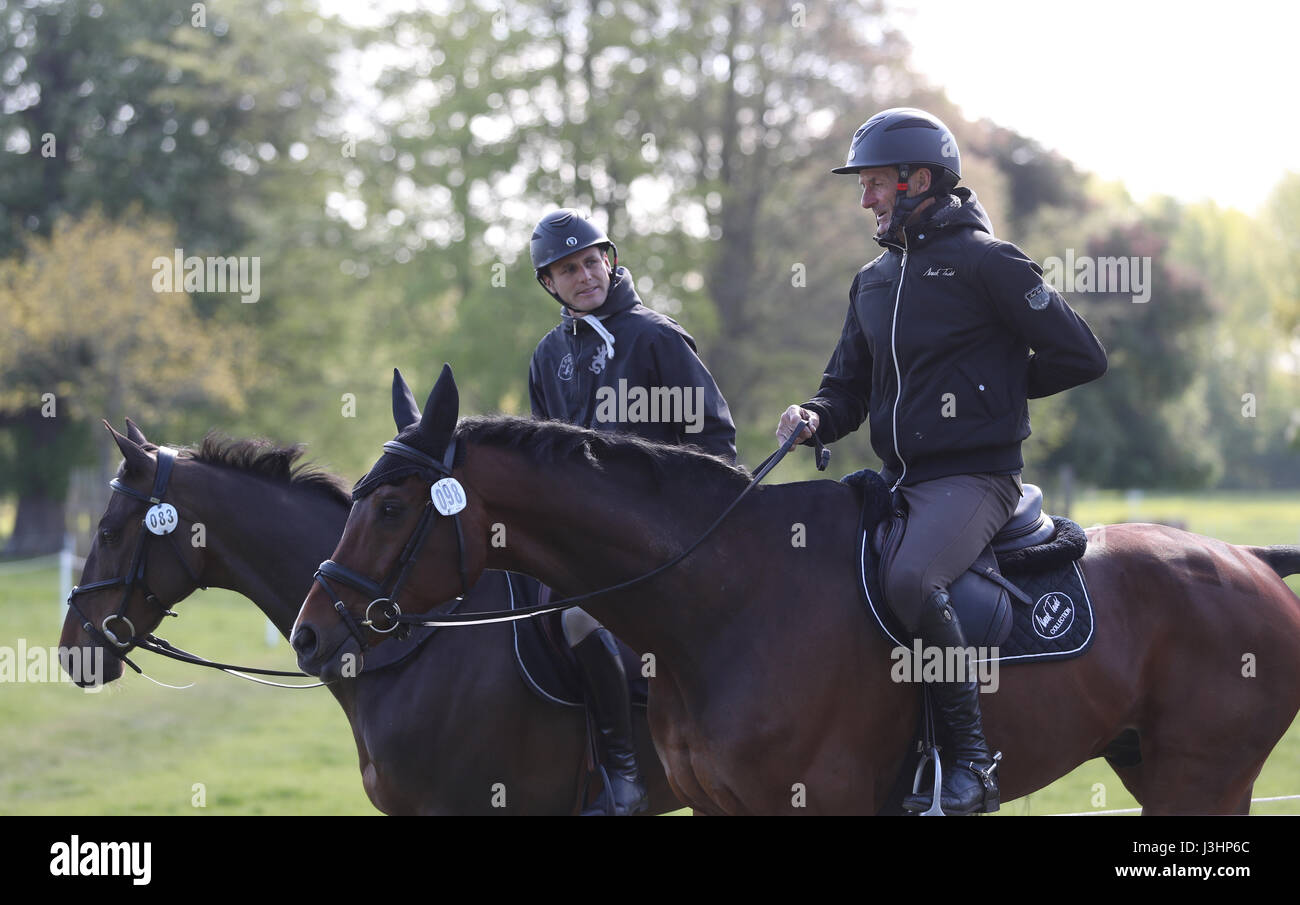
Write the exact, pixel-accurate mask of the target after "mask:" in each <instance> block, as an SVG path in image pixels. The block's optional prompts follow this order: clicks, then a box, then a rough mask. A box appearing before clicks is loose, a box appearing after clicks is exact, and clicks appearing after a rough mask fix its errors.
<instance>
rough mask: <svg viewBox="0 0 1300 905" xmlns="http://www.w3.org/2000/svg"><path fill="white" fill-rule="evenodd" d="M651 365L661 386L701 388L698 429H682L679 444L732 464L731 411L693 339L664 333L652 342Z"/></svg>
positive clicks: (678, 332)
mask: <svg viewBox="0 0 1300 905" xmlns="http://www.w3.org/2000/svg"><path fill="white" fill-rule="evenodd" d="M655 363H656V366H657V367H658V369H659V373H658V375H657V377H658V380H659V384H660V385H661V386H680V387H682V389H683V390H693V389H695V388H697V387H698V388H701V389H702V390H703V403H704V410H703V412H702V413H701V414H700V416H699V422H698V423H699V430H698V431H695V432H692V431H690V430H687V429H686V427H683V432H682V434H681V442H682V443H689V444H690V445H692V446H698V447H699V448H700V449H702V450H704V451H705V452H708V453H711V454H713V455H715V456H719V457H721V458H723V459H726V460H727V461H728V462H732V463H734V462H735V461H736V425H735V423H734V422H733V421H732V420H731V408H730V407H729V406H728V405H727V400H726V399H725V398H723V395H722V391H721V390H719V389H718V384H717V383H716V382H715V381H714V379H713V375H712V374H710V373H709V369H708V368H706V367H705V366H704V362H702V361H700V357H699V355H697V354H696V352H695V340H694V339H692V338H691V336H690V334H688V333H687V332H686V331H685V330H682V329H681V328H680V327H678V328H677V329H676V330H668V331H665V335H663V336H661V337H660V338H659V339H658V341H657V342H656V343H655Z"/></svg>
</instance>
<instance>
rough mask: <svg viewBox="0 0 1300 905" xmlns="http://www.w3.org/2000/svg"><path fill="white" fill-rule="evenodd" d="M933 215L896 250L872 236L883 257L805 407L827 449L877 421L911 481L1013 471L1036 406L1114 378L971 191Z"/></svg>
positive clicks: (878, 437)
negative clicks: (1032, 403)
mask: <svg viewBox="0 0 1300 905" xmlns="http://www.w3.org/2000/svg"><path fill="white" fill-rule="evenodd" d="M933 208H934V209H933V212H931V213H930V216H928V217H926V218H925V219H924V220H923V221H922V222H921V223H919V224H913V225H911V226H909V227H908V228H907V229H905V230H904V234H903V242H902V243H901V244H895V243H893V242H888V241H884V240H877V241H879V242H880V244H881V245H882V246H884V247H885V253H884V254H882V255H881V256H880V257H879V258H877V259H876V260H874V261H872V262H871V263H870V264H868V265H866V266H865V267H863V268H862V269H861V270H860V271H858V274H857V276H856V277H855V278H854V280H853V285H852V287H851V288H850V290H849V311H848V316H847V317H846V318H845V321H844V331H843V333H842V334H841V336H840V340H839V345H837V346H836V348H835V352H834V354H832V355H831V360H830V362H829V364H827V366H826V372H825V374H824V375H823V377H822V384H821V388H820V389H819V390H818V391H817V395H816V396H815V397H814V398H813V399H811V400H810V401H808V402H806V403H804V407H805V408H807V409H810V410H812V411H815V412H817V414H818V415H819V416H820V419H821V422H820V426H819V428H818V430H817V434H818V437H819V438H820V439H821V440H822V442H824V443H830V442H832V441H834V440H836V439H838V438H840V437H843V436H844V435H845V434H848V433H850V432H852V431H854V430H856V429H857V428H858V426H859V425H861V424H862V422H863V421H864V420H866V419H868V418H869V419H870V426H871V446H872V448H873V449H874V450H875V451H876V455H878V456H880V458H881V461H882V462H883V463H884V469H883V474H884V476H885V477H886V478H887V479H888V480H889V481H890V482H891V483H892V482H894V481H899V482H900V483H902V484H905V485H911V484H916V483H919V482H922V481H929V480H933V479H935V478H942V477H948V476H950V475H957V474H980V473H992V474H998V473H1001V474H1011V473H1014V472H1018V471H1019V470H1020V469H1021V468H1023V467H1024V459H1023V458H1022V457H1021V453H1020V444H1021V442H1022V441H1023V440H1024V439H1025V438H1026V437H1028V436H1029V433H1030V428H1029V402H1028V400H1029V399H1036V398H1038V397H1041V396H1050V395H1052V394H1053V393H1059V392H1061V391H1062V390H1065V389H1069V388H1070V387H1073V386H1078V385H1079V384H1083V383H1087V382H1088V381H1090V380H1095V379H1096V378H1098V377H1100V376H1101V375H1102V374H1104V373H1105V372H1106V351H1105V349H1103V348H1102V345H1101V343H1100V342H1099V341H1098V340H1097V337H1096V336H1094V335H1093V333H1092V331H1091V330H1090V329H1089V328H1088V325H1087V324H1086V323H1085V322H1084V320H1083V318H1081V317H1080V316H1079V315H1078V314H1077V313H1075V311H1074V310H1073V309H1072V308H1070V306H1069V305H1068V304H1066V301H1065V299H1063V298H1062V297H1061V295H1060V294H1059V293H1058V292H1056V291H1055V290H1054V289H1053V288H1052V287H1051V286H1049V285H1047V284H1046V283H1044V282H1043V272H1042V269H1041V268H1040V267H1039V266H1038V265H1037V264H1035V263H1034V262H1033V261H1031V260H1030V259H1029V258H1028V257H1026V256H1025V254H1024V253H1023V252H1022V251H1020V249H1018V248H1016V247H1015V246H1014V245H1012V244H1011V243H1009V242H1003V241H1001V240H1000V239H997V238H994V236H993V229H992V226H991V225H990V223H989V219H988V217H987V216H986V215H985V213H984V209H983V208H982V207H980V204H979V202H978V201H977V200H976V198H975V195H974V194H973V193H972V192H971V191H970V190H969V189H966V188H957V189H954V190H953V193H952V194H950V195H949V196H947V197H946V198H940V199H939V200H938V201H936V203H935V205H934V206H933ZM1031 349H1032V350H1033V351H1030V350H1031ZM900 378H901V380H900Z"/></svg>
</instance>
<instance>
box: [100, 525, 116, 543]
mask: <svg viewBox="0 0 1300 905" xmlns="http://www.w3.org/2000/svg"><path fill="white" fill-rule="evenodd" d="M117 538H118V532H117V531H116V530H115V529H113V528H100V529H99V541H100V543H102V544H104V545H106V546H111V545H112V544H115V543H117Z"/></svg>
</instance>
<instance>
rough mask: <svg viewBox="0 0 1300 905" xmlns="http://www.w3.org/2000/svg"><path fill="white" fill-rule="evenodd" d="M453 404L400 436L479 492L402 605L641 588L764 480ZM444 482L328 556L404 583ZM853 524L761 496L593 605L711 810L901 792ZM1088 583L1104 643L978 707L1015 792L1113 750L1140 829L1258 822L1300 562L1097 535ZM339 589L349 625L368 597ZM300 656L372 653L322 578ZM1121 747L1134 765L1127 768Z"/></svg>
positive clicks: (679, 780) (420, 559)
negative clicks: (642, 661)
mask: <svg viewBox="0 0 1300 905" xmlns="http://www.w3.org/2000/svg"><path fill="white" fill-rule="evenodd" d="M458 406H459V403H458V396H457V392H456V388H455V382H454V380H453V379H452V378H451V374H450V369H447V368H444V371H443V376H442V377H441V378H440V379H439V381H438V384H437V385H436V386H435V387H434V390H433V392H432V393H431V394H430V396H429V400H428V402H427V404H426V406H425V409H424V413H423V415H422V417H421V419H420V421H419V423H418V424H415V425H412V426H411V427H410V428H408V429H407V430H405V431H403V432H402V433H400V434H399V435H398V439H399V441H401V442H402V443H404V444H406V445H407V446H408V447H409V448H414V449H418V450H421V451H422V452H423V454H425V455H427V456H431V457H433V459H434V460H439V461H441V458H442V457H443V456H444V454H445V453H446V451H447V450H448V448H449V445H450V444H451V442H452V441H453V440H454V441H455V444H456V446H455V450H454V454H453V455H452V456H451V461H450V462H449V463H448V464H449V465H450V467H451V472H452V477H453V478H454V479H455V480H456V481H457V482H458V483H459V485H460V487H461V488H462V490H463V493H464V496H465V499H466V504H465V507H464V509H463V510H462V511H460V512H459V513H457V515H456V518H458V519H459V520H460V521H459V528H460V529H461V530H460V531H459V535H460V536H459V538H458V530H457V525H456V524H455V523H454V522H453V519H452V518H446V517H439V518H436V519H435V520H434V522H433V528H432V530H431V531H430V532H429V533H428V535H427V543H425V544H424V545H423V548H422V549H421V550H420V551H419V554H418V556H417V557H416V558H415V559H414V560H412V565H411V570H410V576H409V577H410V581H409V582H408V583H407V585H406V587H407V590H406V591H405V592H404V596H403V598H402V600H401V602H400V606H401V607H404V608H405V609H406V611H407V612H408V613H410V612H427V611H428V610H430V609H432V608H433V607H435V606H437V605H439V604H441V603H443V602H444V601H447V600H449V599H451V598H453V597H454V595H455V594H457V593H458V592H459V588H460V586H461V576H460V572H461V565H462V562H463V564H464V569H465V571H466V572H467V574H468V576H469V578H470V579H471V580H472V579H473V577H474V576H476V575H478V574H479V573H480V572H481V571H482V570H483V569H485V568H491V569H510V570H516V571H520V572H524V573H527V574H530V575H533V576H535V577H537V578H538V579H540V580H541V581H544V582H546V583H547V584H548V585H551V586H552V587H553V588H554V589H555V591H556V596H557V597H560V596H563V597H569V596H571V595H579V594H585V593H588V592H592V591H596V590H598V589H603V588H606V587H608V586H612V585H615V584H617V583H621V582H626V581H628V580H629V579H632V578H634V577H636V576H641V575H643V574H645V573H647V572H650V571H651V570H652V569H655V568H656V567H658V566H660V565H661V564H664V563H666V562H667V561H669V560H670V559H672V558H673V557H675V556H676V555H678V554H680V553H681V552H682V551H684V550H686V549H688V546H689V545H690V544H692V543H693V542H694V541H696V540H697V538H699V537H700V536H701V535H702V533H703V532H704V531H705V529H706V528H707V527H708V526H709V525H710V524H711V523H712V522H713V521H714V520H715V519H716V517H717V516H718V515H719V513H721V512H722V511H723V510H724V509H725V507H726V506H727V505H729V504H730V503H731V502H732V501H733V500H735V498H736V497H737V495H738V494H739V493H740V491H741V490H742V489H743V488H744V487H745V486H746V484H747V481H748V475H747V474H746V473H745V472H744V471H743V470H741V469H737V468H734V467H732V466H729V465H727V464H725V463H724V462H722V461H720V460H717V459H714V458H712V457H709V456H706V455H702V454H699V453H696V452H693V451H690V450H685V449H678V448H675V447H664V446H659V445H656V444H652V443H647V442H645V441H642V440H639V439H635V438H629V437H622V436H615V435H610V434H607V433H599V432H593V431H589V430H584V429H580V428H576V427H572V426H568V425H563V424H559V423H553V422H537V421H529V420H524V419H517V418H512V417H506V416H495V417H473V418H467V419H465V420H462V421H460V422H459V424H458V423H457V416H458V411H457V410H458ZM439 477H441V476H440V475H439V474H437V473H432V472H426V473H423V474H407V475H406V476H404V477H401V478H400V479H398V480H397V481H396V482H394V483H391V484H383V485H381V486H379V487H378V488H377V489H375V490H374V491H373V492H372V493H371V494H370V495H369V496H367V497H365V498H363V499H360V500H358V501H357V503H356V504H355V506H354V508H353V510H352V513H351V515H350V516H349V518H348V522H347V525H346V527H345V528H344V531H343V535H342V537H341V538H340V540H339V544H338V547H337V549H336V550H335V551H334V555H333V557H334V560H335V561H337V562H338V563H339V564H342V565H345V566H350V567H351V568H353V569H357V570H361V571H363V572H364V573H365V574H366V575H368V576H369V577H370V578H371V579H376V576H383V575H385V574H387V573H388V572H389V570H390V569H391V567H392V566H393V565H394V563H395V562H396V560H397V558H398V556H399V552H400V551H401V550H402V549H403V548H404V546H405V545H406V544H407V542H408V539H409V538H410V537H411V533H412V529H413V526H414V525H415V523H416V521H417V518H418V517H419V514H420V512H421V509H422V507H423V504H424V503H425V502H426V501H428V500H429V499H430V491H431V482H432V481H433V480H434V479H435V478H439ZM859 508H860V501H859V499H858V497H857V495H856V494H855V492H854V491H853V490H852V489H850V488H849V487H847V486H845V485H843V484H840V483H837V482H833V481H812V482H802V483H795V484H785V485H771V486H758V487H756V488H754V490H753V492H751V493H750V494H749V495H748V496H747V497H745V499H744V500H742V501H741V503H740V504H739V506H738V507H737V508H736V509H735V511H734V512H732V514H731V515H730V516H729V517H728V518H727V519H726V520H725V521H723V522H722V523H721V525H720V526H719V527H718V528H717V530H716V531H714V532H713V533H712V534H710V535H709V536H708V538H707V540H705V541H704V542H703V543H702V544H700V546H699V547H698V548H697V549H695V550H694V551H693V552H692V553H691V554H690V555H689V556H687V557H686V558H684V559H683V560H682V561H681V562H680V563H678V564H676V565H675V566H673V567H672V568H670V569H667V570H666V571H664V572H662V573H661V574H658V575H656V576H654V577H653V578H652V579H650V580H648V581H644V582H640V583H635V584H632V585H631V586H629V587H623V588H622V589H620V590H614V591H609V592H607V593H602V594H600V595H598V596H594V597H590V598H588V599H586V600H584V601H583V602H582V606H583V608H584V609H586V610H588V611H589V612H591V614H592V615H593V616H594V617H595V618H597V619H598V620H600V621H601V622H602V623H604V624H605V625H607V626H608V627H609V628H610V629H611V630H612V631H614V632H615V633H616V634H618V635H619V637H621V638H623V639H624V640H626V641H627V642H628V643H629V644H630V645H632V646H633V647H634V648H635V649H636V650H639V651H643V652H646V654H647V656H649V657H652V658H653V663H654V674H653V677H652V678H651V681H650V725H651V730H652V732H653V735H654V740H655V744H656V747H657V749H658V751H659V755H660V757H661V759H662V760H663V763H664V767H665V769H666V770H667V773H668V778H669V781H670V783H671V784H672V787H673V790H674V792H675V793H676V795H677V797H678V798H679V799H681V800H682V801H683V802H685V803H686V804H688V805H689V806H690V807H692V808H694V809H695V810H697V811H699V812H703V813H706V814H795V813H813V812H820V813H856V814H873V813H877V812H879V811H880V810H881V809H882V807H883V806H884V805H885V803H886V802H888V801H890V800H891V794H892V793H893V791H894V789H895V786H896V780H897V778H898V777H899V774H900V768H901V767H902V765H903V763H904V759H905V756H906V754H907V752H908V748H909V743H910V742H911V740H912V739H913V738H914V735H913V732H914V730H915V728H916V726H917V720H918V715H919V712H920V703H919V701H920V697H921V696H920V695H919V694H918V693H917V688H916V686H915V685H914V684H907V683H900V682H896V681H894V680H892V679H891V669H890V667H891V665H893V661H892V660H891V658H890V645H889V643H888V642H887V641H885V640H884V638H883V637H882V636H881V634H880V633H879V632H878V631H877V630H876V629H875V628H874V627H873V626H871V625H869V624H868V621H867V618H866V616H865V614H864V608H863V606H862V604H861V603H860V602H859V591H858V589H857V587H856V586H855V581H856V572H857V562H856V557H857V555H858V543H857V539H856V538H855V537H854V534H855V530H856V528H857V525H858V519H859ZM499 534H504V535H505V537H506V542H505V543H504V544H495V543H492V542H491V538H493V537H494V536H496V535H499ZM797 535H802V536H803V538H804V540H805V543H804V544H803V545H802V546H801V545H798V544H796V543H794V542H792V537H794V536H797ZM462 545H463V546H462ZM1081 566H1082V571H1083V573H1084V575H1085V577H1086V580H1087V583H1088V587H1089V593H1090V596H1091V598H1092V600H1093V602H1094V611H1095V625H1096V629H1095V639H1094V642H1093V645H1092V647H1091V649H1090V650H1088V651H1087V652H1086V653H1085V654H1084V655H1083V656H1081V657H1078V658H1075V659H1070V660H1066V661H1055V662H1048V663H1043V664H1037V665H1010V666H1006V667H1004V668H1003V669H1002V671H1001V676H1000V683H999V686H998V688H997V690H996V692H994V693H991V694H985V695H983V699H984V701H983V705H982V706H983V711H984V726H985V731H986V734H987V736H988V738H989V742H990V745H991V747H992V748H994V749H1000V750H1001V751H1002V752H1003V753H1004V755H1005V757H1004V760H1003V761H1002V765H1001V766H1000V767H999V772H1000V784H1001V787H1002V795H1003V800H1011V799H1014V798H1018V797H1020V796H1024V795H1027V794H1029V793H1031V792H1033V791H1035V790H1037V789H1040V788H1042V787H1043V786H1045V785H1047V784H1048V783H1050V782H1052V781H1053V780H1055V779H1057V778H1059V777H1061V776H1063V775H1064V774H1066V773H1067V772H1069V771H1070V770H1072V769H1074V768H1075V767H1076V766H1078V765H1079V764H1080V763H1082V762H1083V761H1085V760H1088V759H1091V758H1094V757H1098V756H1107V759H1108V761H1109V762H1110V763H1111V766H1112V767H1113V768H1115V770H1116V772H1117V773H1118V775H1119V777H1120V779H1121V780H1122V781H1123V783H1124V785H1125V787H1126V788H1127V789H1128V790H1129V791H1130V792H1131V793H1132V794H1133V796H1134V797H1135V798H1136V799H1137V800H1138V801H1139V802H1140V803H1141V804H1142V808H1143V813H1146V814H1228V813H1246V812H1248V810H1249V807H1250V795H1251V788H1252V785H1253V783H1254V781H1255V778H1256V777H1257V776H1258V774H1259V771H1260V769H1261V767H1262V766H1263V764H1264V761H1265V759H1266V758H1267V756H1268V754H1269V752H1270V751H1271V750H1272V748H1273V747H1274V745H1275V744H1276V743H1277V741H1278V740H1279V739H1280V738H1281V737H1282V735H1283V734H1284V733H1285V732H1286V730H1287V728H1288V727H1289V726H1290V725H1291V722H1292V720H1293V719H1294V717H1295V715H1296V712H1297V710H1298V709H1300V598H1297V596H1296V595H1295V594H1294V593H1293V592H1292V591H1291V590H1290V589H1289V588H1288V587H1287V586H1286V584H1285V583H1284V582H1283V581H1282V576H1284V575H1289V574H1293V573H1295V572H1297V571H1300V548H1297V547H1244V546H1234V545H1231V544H1227V543H1223V542H1220V541H1217V540H1213V539H1211V538H1207V537H1201V536H1198V535H1195V534H1191V533H1188V532H1185V531H1180V530H1177V529H1173V528H1167V527H1162V526H1156V525H1137V524H1132V525H1111V526H1106V527H1102V528H1096V529H1092V530H1090V532H1089V545H1088V548H1087V553H1086V555H1085V556H1084V558H1083V559H1082V560H1081ZM376 580H377V579H376ZM341 593H342V595H343V600H344V602H345V603H346V609H347V612H348V613H349V618H350V619H352V620H353V621H354V622H355V621H356V620H358V619H360V618H361V617H362V615H363V613H364V611H365V610H366V608H367V602H366V601H365V600H364V599H360V595H358V594H357V593H356V592H355V591H353V590H350V589H343V590H342V591H341ZM455 630H456V631H464V632H474V631H481V630H483V629H482V628H481V627H465V628H456V629H455ZM369 634H370V635H371V636H373V637H374V638H375V642H376V643H383V641H382V638H379V637H378V636H376V635H375V633H374V632H373V631H371V632H369ZM291 643H292V644H293V646H294V648H295V650H297V651H298V662H299V667H300V668H301V669H303V670H304V671H306V672H312V673H317V674H322V675H327V674H329V673H330V672H331V671H332V670H336V669H337V665H336V664H337V662H338V660H339V657H340V656H341V655H344V654H346V653H347V652H349V651H352V650H355V649H356V648H357V647H358V646H359V644H358V641H357V640H356V639H355V638H354V637H353V634H352V632H351V631H349V629H348V628H347V627H346V626H345V625H344V622H343V619H341V618H340V616H339V614H338V613H337V612H336V611H335V609H334V608H333V605H332V601H331V600H330V598H329V596H328V595H327V594H326V593H325V591H324V589H323V588H321V587H319V586H317V587H313V588H312V589H311V591H310V592H309V593H308V595H307V597H306V599H305V600H304V601H303V606H302V610H301V612H299V614H298V619H297V623H296V625H295V627H294V631H293V635H292V641H291ZM1255 670H1257V673H1256V671H1255ZM1112 744H1114V745H1116V746H1122V747H1124V748H1126V749H1127V750H1128V752H1129V753H1130V754H1131V753H1133V748H1136V749H1137V754H1138V757H1137V758H1133V757H1129V758H1123V759H1121V758H1116V759H1114V760H1111V758H1110V757H1109V756H1108V755H1109V754H1111V753H1112V752H1114V751H1115V750H1116V748H1112V747H1111V746H1112ZM1139 758H1140V759H1139ZM895 800H896V799H895Z"/></svg>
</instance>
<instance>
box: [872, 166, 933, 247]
mask: <svg viewBox="0 0 1300 905" xmlns="http://www.w3.org/2000/svg"><path fill="white" fill-rule="evenodd" d="M930 173H931V176H933V174H934V170H933V169H931V170H930ZM911 175H912V165H911V164H909V163H900V164H899V165H898V184H897V185H896V186H894V210H893V211H892V213H891V215H890V221H889V232H888V233H886V234H885V238H887V239H894V240H898V239H900V238H902V235H903V228H904V226H905V225H906V223H907V221H908V220H909V219H911V216H912V214H914V213H915V212H916V209H917V208H918V207H920V206H921V204H922V203H923V202H924V201H925V200H926V199H927V198H933V197H935V196H936V195H938V194H939V189H938V185H939V181H938V180H935V179H933V178H932V179H931V182H930V187H929V188H928V189H926V190H925V191H924V192H922V193H921V194H919V195H915V196H913V197H911V198H909V197H908V196H907V192H908V184H907V180H908V179H909V178H911Z"/></svg>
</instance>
